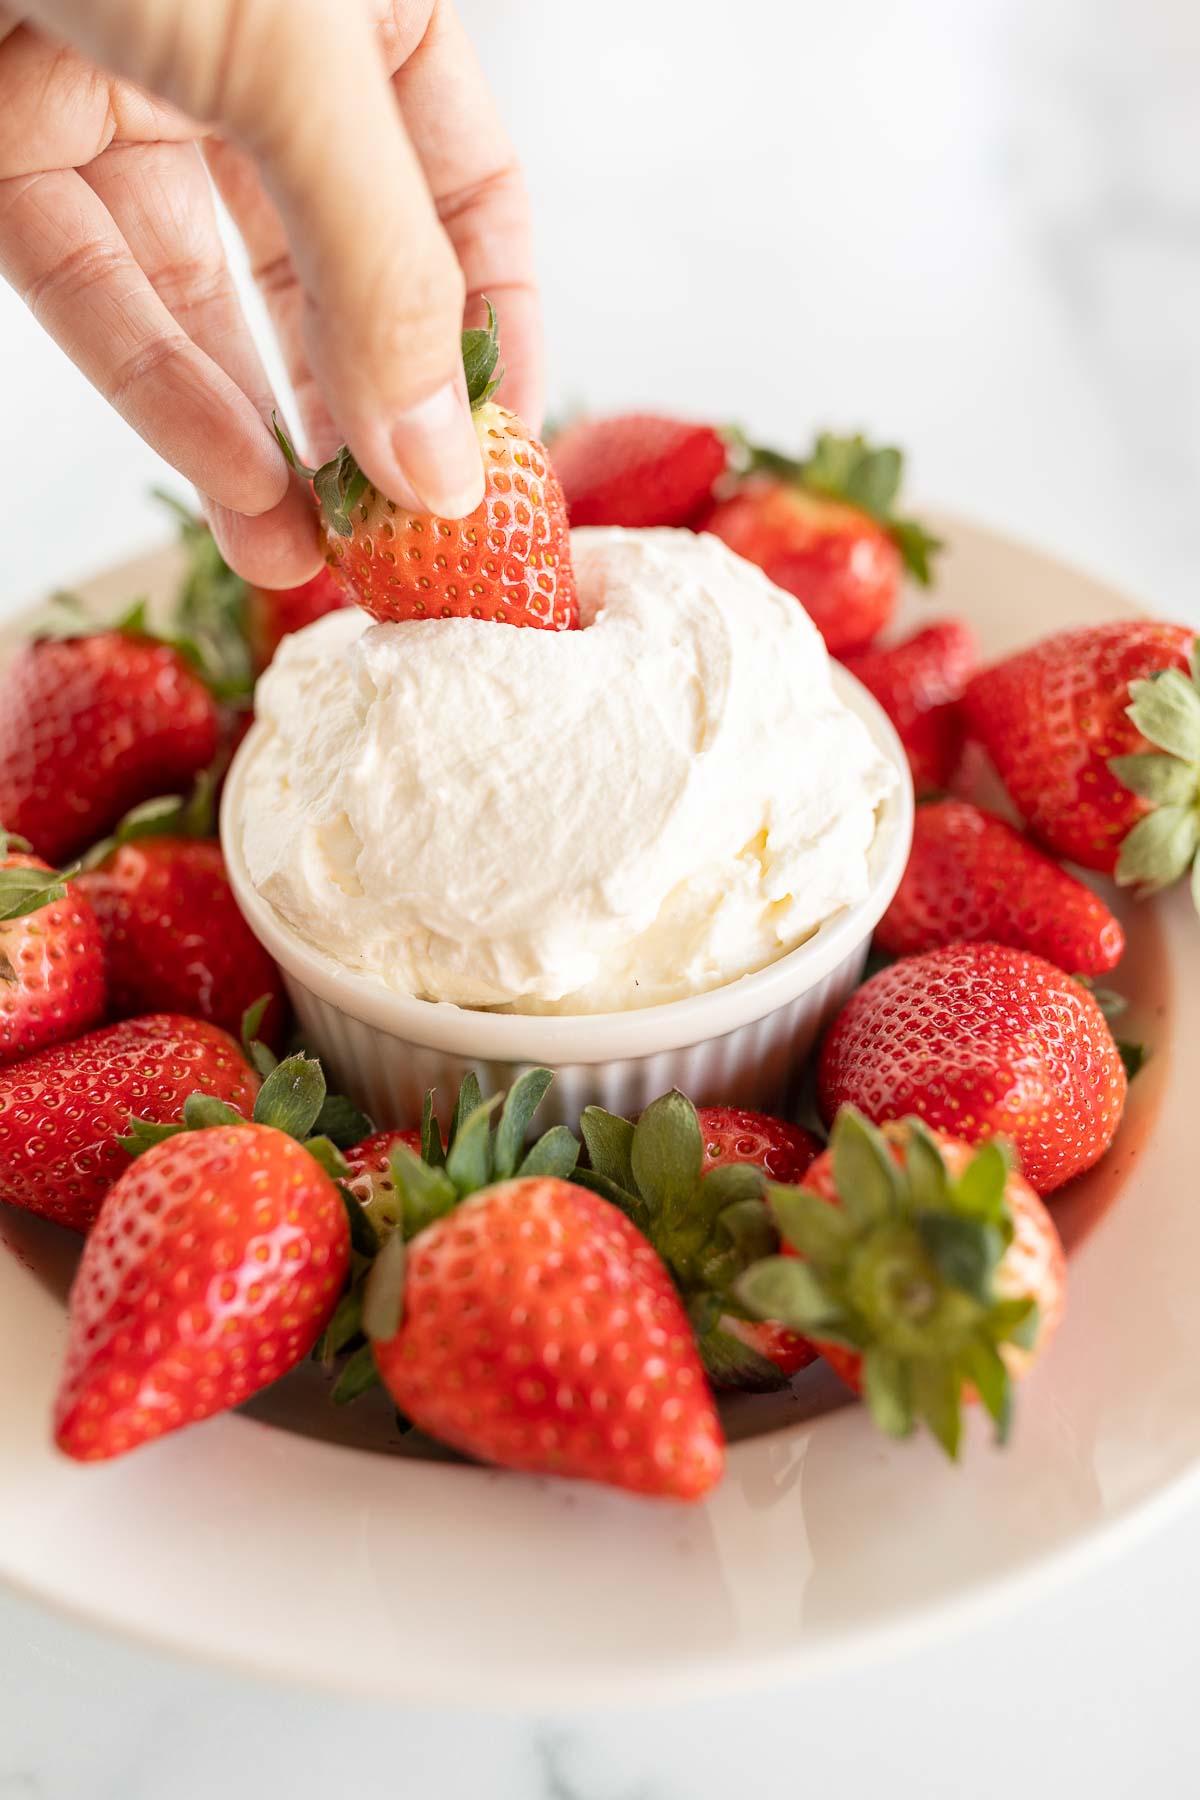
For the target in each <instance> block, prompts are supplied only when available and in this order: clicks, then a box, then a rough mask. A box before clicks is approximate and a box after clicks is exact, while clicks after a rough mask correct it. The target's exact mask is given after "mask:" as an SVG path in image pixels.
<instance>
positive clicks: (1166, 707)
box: [1125, 669, 1200, 764]
mask: <svg viewBox="0 0 1200 1800" xmlns="http://www.w3.org/2000/svg"><path fill="white" fill-rule="evenodd" d="M1129 692H1130V695H1131V701H1130V704H1129V705H1128V706H1127V707H1126V708H1125V711H1126V712H1127V714H1128V715H1129V717H1130V718H1131V719H1132V720H1133V722H1134V724H1135V725H1136V726H1137V728H1138V730H1139V731H1140V732H1141V734H1142V736H1143V737H1145V738H1149V740H1150V742H1151V743H1152V744H1157V745H1158V747H1159V749H1160V750H1166V751H1167V752H1168V753H1169V754H1170V755H1172V756H1178V757H1182V759H1183V761H1184V762H1188V763H1192V764H1196V763H1200V693H1198V692H1197V691H1196V688H1195V687H1194V686H1193V684H1192V683H1191V682H1190V681H1189V680H1188V678H1187V676H1186V675H1185V674H1184V673H1183V671H1182V669H1163V670H1162V671H1161V672H1160V673H1159V674H1157V675H1153V676H1151V677H1150V679H1149V680H1147V681H1135V682H1132V683H1131V684H1130V688H1129Z"/></svg>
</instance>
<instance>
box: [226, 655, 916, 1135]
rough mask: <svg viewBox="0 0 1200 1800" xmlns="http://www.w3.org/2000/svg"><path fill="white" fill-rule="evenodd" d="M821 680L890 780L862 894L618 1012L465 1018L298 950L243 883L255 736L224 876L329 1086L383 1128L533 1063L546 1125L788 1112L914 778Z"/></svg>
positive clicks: (304, 946) (882, 722) (231, 806)
mask: <svg viewBox="0 0 1200 1800" xmlns="http://www.w3.org/2000/svg"><path fill="white" fill-rule="evenodd" d="M833 672H834V682H835V686H836V688H837V691H838V694H839V695H840V697H841V698H842V699H843V700H844V701H845V702H846V704H847V705H848V706H850V707H851V708H852V710H853V711H854V712H856V713H857V714H858V716H859V717H860V718H861V719H862V720H863V723H864V724H865V725H866V726H867V729H868V730H869V731H870V733H871V736H872V737H873V739H874V740H875V742H876V744H877V745H878V746H879V748H880V749H881V750H882V752H883V754H884V755H885V756H886V757H887V759H888V761H889V762H891V763H892V764H893V765H894V766H895V768H896V770H897V773H898V774H899V776H900V780H899V782H898V784H897V787H896V790H895V792H894V794H893V795H892V796H891V797H890V799H888V800H887V801H885V802H884V804H883V805H882V807H881V808H880V815H879V828H878V831H877V833H876V836H875V841H874V844H873V845H872V849H871V854H870V874H871V881H870V888H869V890H868V893H867V895H866V897H865V898H864V899H863V900H861V901H859V902H858V904H857V905H855V906H852V907H847V908H846V909H845V910H844V911H843V912H840V913H838V914H837V915H836V916H835V917H834V918H832V919H830V920H829V921H828V922H827V923H826V924H824V925H822V926H821V927H820V929H819V930H818V931H817V932H816V933H815V934H814V935H813V936H812V937H811V938H809V939H808V940H807V942H805V943H803V944H801V945H800V946H799V948H798V949H796V950H792V951H790V952H789V953H788V954H787V955H786V956H781V957H780V958H779V959H778V961H776V962H773V963H771V964H769V965H768V967H767V968H765V969H760V970H759V971H758V972H757V973H756V974H753V975H744V976H742V977H741V979H740V980H738V981H733V982H729V983H727V984H726V985H725V986H724V987H720V988H714V989H713V990H712V991H711V992H709V993H704V994H696V995H693V996H692V997H691V998H689V999H687V1000H673V1001H669V1002H667V1003H666V1004H665V1005H662V1006H647V1007H643V1008H640V1009H638V1010H636V1011H627V1012H615V1013H588V1014H576V1015H570V1016H567V1015H561V1014H554V1015H546V1014H514V1013H494V1012H476V1011H472V1010H471V1009H470V1008H468V1007H461V1006H454V1005H450V1004H447V1003H444V1002H441V1003H435V1002H433V1001H429V1000H415V999H413V998H411V997H410V996H409V995H406V994H400V993H396V992H394V991H393V990H392V989H391V988H388V987H386V986H385V985H384V984H383V983H382V982H381V981H379V980H378V979H377V978H376V977H375V976H372V975H368V974H363V973H360V972H356V971H354V970H351V969H345V968H343V967H342V966H341V965H340V964H339V963H338V962H336V961H335V960H334V959H333V958H332V957H329V956H327V955H325V954H324V953H323V952H322V951H320V950H318V949H316V948H315V947H314V946H313V945H311V944H310V943H308V942H307V940H306V939H304V938H303V937H301V936H300V934H299V933H298V932H296V931H295V930H294V929H293V928H292V927H291V926H290V925H289V924H288V922H287V921H286V920H285V919H284V918H283V917H282V916H281V915H280V914H279V913H278V912H276V910H275V908H274V907H273V906H271V905H270V903H269V902H268V901H266V900H264V899H263V898H262V897H261V895H260V894H259V893H258V892H257V891H256V890H255V888H254V887H253V886H252V885H251V883H250V879H249V876H248V874H247V872H246V863H245V857H244V855H243V851H242V836H241V820H242V792H243V788H244V783H245V776H246V770H247V768H248V767H249V765H250V763H251V761H252V760H253V757H254V753H255V747H256V743H257V740H258V736H259V728H257V727H256V728H252V729H251V731H250V732H249V733H248V734H247V736H246V738H245V741H244V742H243V744H242V745H241V747H240V749H239V750H238V753H237V755H236V757H235V758H234V761H233V765H232V767H231V769H230V771H229V777H228V779H227V781H226V784H225V795H224V799H223V802H222V806H221V841H222V844H223V846H224V850H225V858H226V862H227V865H228V868H229V877H230V880H231V882H232V884H233V889H234V892H235V894H236V895H237V899H238V904H239V905H240V906H241V909H242V911H243V913H244V914H245V915H246V918H247V920H248V921H249V923H250V926H251V928H252V930H253V931H254V933H255V935H256V936H257V937H258V938H259V939H260V940H261V942H262V943H263V944H264V946H265V947H266V948H267V949H268V950H269V951H270V953H271V955H272V956H273V957H274V958H275V960H276V962H277V963H278V964H279V967H280V969H281V970H282V972H283V978H284V981H285V983H286V986H287V990H288V994H289V996H290V998H291V1001H292V1005H293V1006H294V1008H295V1011H296V1017H297V1019H298V1021H299V1023H300V1027H301V1030H302V1031H303V1033H304V1036H305V1038H306V1039H307V1040H308V1042H309V1043H310V1045H311V1046H312V1048H313V1049H314V1050H315V1051H316V1052H317V1053H318V1054H319V1055H320V1057H321V1058H322V1060H323V1062H324V1063H325V1067H326V1069H327V1071H328V1073H329V1074H330V1076H331V1077H332V1079H333V1081H334V1082H335V1083H336V1085H337V1086H338V1088H339V1089H340V1090H341V1091H342V1092H344V1093H347V1094H349V1095H350V1096H351V1097H352V1098H353V1099H354V1100H355V1101H357V1103H358V1104H359V1105H360V1106H361V1107H362V1108H363V1109H364V1110H365V1111H366V1112H368V1113H369V1114H370V1115H371V1117H372V1118H373V1119H374V1120H375V1121H376V1123H377V1124H378V1125H380V1126H385V1125H386V1126H395V1125H399V1126H404V1125H411V1124H412V1123H413V1122H414V1121H415V1120H416V1119H418V1118H419V1117H420V1111H421V1103H422V1100H423V1098H424V1095H425V1094H426V1093H427V1092H428V1090H429V1089H430V1088H435V1089H436V1090H437V1093H438V1096H439V1101H440V1103H441V1107H447V1108H448V1107H449V1106H450V1105H452V1104H453V1098H454V1095H455V1094H456V1092H457V1090H458V1086H459V1083H460V1082H461V1080H462V1078H463V1076H464V1075H465V1074H466V1072H467V1070H468V1069H474V1070H475V1072H476V1073H477V1075H478V1076H479V1080H480V1082H481V1084H482V1086H483V1090H484V1092H485V1093H495V1092H496V1091H498V1090H499V1089H501V1088H506V1087H508V1086H510V1085H511V1083H512V1082H513V1080H514V1079H515V1078H516V1076H517V1075H519V1074H520V1073H521V1071H522V1070H524V1069H528V1068H531V1067H534V1066H537V1065H541V1064H544V1065H546V1066H547V1067H549V1068H551V1069H553V1070H554V1071H555V1077H556V1079H555V1083H554V1086H553V1088H552V1089H551V1090H550V1093H549V1094H548V1095H547V1098H546V1101H545V1112H544V1122H545V1123H547V1124H550V1123H553V1122H555V1121H560V1122H563V1123H566V1124H570V1125H574V1124H576V1123H577V1121H578V1119H579V1115H580V1113H581V1111H582V1110H583V1108H584V1107H585V1106H589V1105H593V1104H595V1105H600V1106H606V1107H608V1108H609V1109H610V1110H612V1111H614V1112H621V1113H626V1114H635V1113H637V1112H640V1111H641V1109H642V1108H643V1107H644V1106H646V1105H647V1104H648V1103H649V1102H650V1101H651V1100H653V1099H654V1098H656V1096H657V1095H659V1094H662V1093H665V1092H666V1091H667V1090H668V1089H669V1088H672V1087H678V1088H680V1089H682V1091H683V1092H684V1093H686V1094H690V1095H691V1097H692V1098H693V1099H694V1100H695V1101H696V1103H697V1104H698V1105H716V1104H720V1103H723V1102H731V1103H735V1104H737V1105H740V1106H749V1107H755V1108H758V1109H760V1110H766V1111H770V1110H776V1109H781V1110H784V1111H786V1110H787V1109H788V1108H789V1106H790V1105H791V1104H792V1102H793V1101H794V1099H795V1095H796V1092H797V1089H798V1086H799V1082H800V1078H801V1075H802V1072H803V1065H804V1061H805V1058H806V1057H807V1055H808V1053H809V1051H810V1050H811V1049H812V1046H813V1044H814V1043H815V1041H816V1039H817V1037H818V1035H819V1033H820V1032H821V1030H822V1029H823V1027H824V1026H825V1025H826V1024H827V1023H828V1021H829V1020H830V1019H831V1018H832V1017H833V1015H834V1013H835V1012H837V1010H838V1009H839V1007H841V1005H842V1004H843V1002H844V1001H845V1000H846V999H847V998H848V996H849V995H850V994H851V993H852V992H853V990H854V988H855V987H856V986H857V985H858V982H859V981H860V979H861V977H862V972H863V966H864V963H865V962H866V957H867V951H868V948H869V945H870V940H871V933H872V931H873V930H874V928H875V926H876V924H877V923H878V921H879V919H880V917H881V916H882V914H883V912H884V911H885V909H886V907H887V905H888V902H889V901H890V900H891V898H892V896H893V894H894V893H895V891H896V888H897V886H898V885H899V882H900V877H901V875H902V874H903V872H904V865H905V862H906V861H907V858H908V851H909V846H910V843H911V839H912V819H913V793H912V782H911V780H910V777H909V772H908V763H907V760H906V758H905V755H904V750H903V747H902V746H901V743H900V740H899V738H898V737H897V736H896V733H895V730H894V729H893V727H892V724H891V722H890V720H889V719H888V718H887V715H886V714H885V713H884V711H883V709H882V708H881V707H880V706H879V705H878V703H877V702H876V701H875V700H874V699H873V697H872V696H871V695H870V694H869V693H868V692H867V690H866V689H865V688H864V687H863V686H862V685H861V684H860V683H859V682H858V681H856V680H855V679H854V677H853V676H851V675H850V674H848V673H847V672H846V671H845V670H844V669H842V668H840V667H839V666H838V665H836V664H835V665H834V671H833ZM539 1117H540V1118H541V1117H542V1115H539Z"/></svg>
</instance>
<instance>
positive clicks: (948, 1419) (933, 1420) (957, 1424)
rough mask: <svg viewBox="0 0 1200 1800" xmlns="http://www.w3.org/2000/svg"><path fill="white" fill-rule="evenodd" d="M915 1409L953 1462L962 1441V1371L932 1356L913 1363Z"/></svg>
mask: <svg viewBox="0 0 1200 1800" xmlns="http://www.w3.org/2000/svg"><path fill="white" fill-rule="evenodd" d="M912 1397H913V1408H914V1410H915V1412H916V1414H917V1417H918V1418H920V1419H923V1420H924V1421H925V1423H926V1425H928V1427H929V1429H930V1431H932V1433H933V1435H934V1437H935V1438H936V1439H937V1441H938V1443H939V1444H940V1445H941V1446H942V1449H943V1450H944V1451H945V1452H946V1455H947V1456H948V1457H949V1458H950V1461H951V1462H957V1461H958V1452H959V1448H960V1446H961V1444H962V1404H961V1399H962V1381H961V1378H960V1377H959V1374H958V1371H957V1370H956V1369H955V1368H953V1367H949V1366H947V1365H946V1364H945V1363H942V1362H938V1361H936V1360H934V1359H932V1358H928V1359H922V1360H920V1361H917V1362H914V1363H913V1365H912Z"/></svg>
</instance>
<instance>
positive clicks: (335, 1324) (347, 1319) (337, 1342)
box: [317, 1287, 363, 1363]
mask: <svg viewBox="0 0 1200 1800" xmlns="http://www.w3.org/2000/svg"><path fill="white" fill-rule="evenodd" d="M362 1307H363V1291H362V1288H361V1287H352V1288H348V1289H347V1290H346V1292H345V1293H344V1294H343V1295H342V1297H341V1299H340V1300H339V1301H338V1303H337V1305H336V1307H335V1308H334V1312H333V1317H332V1318H331V1319H330V1321H329V1323H328V1325H327V1326H326V1327H325V1330H324V1332H323V1333H322V1335H321V1337H320V1339H319V1341H318V1343H317V1361H318V1362H326V1363H327V1362H332V1361H333V1359H334V1357H335V1356H340V1355H341V1354H342V1352H343V1350H348V1349H349V1347H350V1345H351V1344H352V1343H353V1342H354V1340H355V1338H356V1337H360V1336H361V1335H362Z"/></svg>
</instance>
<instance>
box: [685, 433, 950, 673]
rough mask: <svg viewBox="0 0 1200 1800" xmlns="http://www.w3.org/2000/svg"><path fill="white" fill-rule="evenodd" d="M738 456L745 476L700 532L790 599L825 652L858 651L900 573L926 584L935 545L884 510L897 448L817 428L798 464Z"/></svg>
mask: <svg viewBox="0 0 1200 1800" xmlns="http://www.w3.org/2000/svg"><path fill="white" fill-rule="evenodd" d="M743 460H744V463H745V466H746V467H747V468H748V470H749V472H750V473H749V479H748V480H747V481H746V482H745V483H744V485H743V486H742V487H741V488H739V489H738V491H737V492H736V493H734V494H733V495H732V496H731V497H730V498H729V499H728V500H723V501H719V502H718V504H717V505H716V507H714V509H713V511H712V512H711V513H710V514H709V516H708V518H707V519H706V520H705V524H704V529H705V530H706V531H711V532H714V533H715V534H716V536H717V537H719V538H722V539H724V541H725V543H727V544H728V545H729V547H730V549H731V550H736V551H737V553H738V555H739V556H744V557H746V558H747V560H748V561H750V562H753V563H757V564H758V565H759V567H760V568H762V569H764V570H765V571H766V573H767V574H768V575H769V576H770V578H771V580H772V581H774V582H776V583H777V584H778V586H780V587H782V588H786V589H787V590H788V592H789V593H791V594H795V596H796V598H797V599H798V600H799V601H800V602H801V603H802V604H803V606H804V608H805V610H806V611H807V613H808V615H809V617H810V618H811V619H812V621H813V624H814V625H815V626H816V627H817V630H818V631H819V632H820V633H821V636H822V637H823V638H824V639H825V643H826V645H827V647H828V649H829V650H830V652H831V654H832V655H834V656H841V655H843V654H844V653H846V652H848V651H852V650H861V649H862V648H863V647H864V645H866V644H869V643H870V641H871V639H872V638H873V637H874V636H875V635H876V633H877V632H879V631H881V630H882V628H883V626H884V625H886V624H887V621H888V620H889V619H890V617H891V615H892V612H893V610H894V608H895V605H896V600H897V597H898V595H899V592H900V578H901V572H902V569H904V568H907V569H908V571H909V572H910V574H912V575H913V576H914V577H915V578H916V580H918V581H920V582H923V583H927V582H928V581H929V579H930V574H929V556H930V553H931V552H932V551H933V550H936V549H937V548H938V542H937V539H936V538H933V537H931V536H930V535H929V533H928V532H926V531H925V530H924V529H923V528H922V527H921V526H920V525H918V524H917V523H916V521H915V520H912V519H900V518H897V517H896V516H895V514H894V512H893V506H894V503H895V500H896V496H897V494H898V492H899V488H900V480H901V475H902V473H903V458H902V457H901V455H900V452H899V451H898V450H893V449H882V450H873V449H871V447H870V446H869V445H868V444H867V443H866V442H865V441H864V440H863V439H862V438H861V437H852V438H839V437H834V436H832V435H831V434H830V433H828V432H824V433H822V434H821V436H820V437H819V438H818V439H817V443H816V447H815V449H814V451H813V454H812V455H811V456H810V457H808V458H807V459H806V460H804V461H802V462H797V461H793V460H792V459H791V458H788V457H784V456H779V455H777V454H776V453H775V452H774V451H770V450H755V449H747V450H746V452H745V454H744V458H743Z"/></svg>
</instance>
